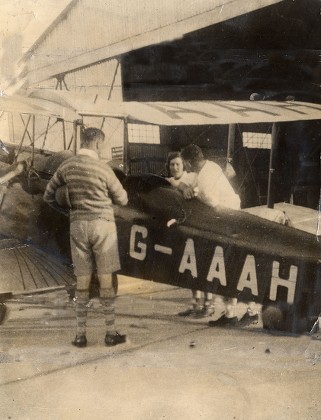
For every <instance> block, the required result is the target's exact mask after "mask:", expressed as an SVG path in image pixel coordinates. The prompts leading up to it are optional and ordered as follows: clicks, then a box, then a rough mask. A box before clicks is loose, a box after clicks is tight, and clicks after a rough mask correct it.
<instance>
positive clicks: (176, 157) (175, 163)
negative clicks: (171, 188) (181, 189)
mask: <svg viewBox="0 0 321 420" xmlns="http://www.w3.org/2000/svg"><path fill="white" fill-rule="evenodd" d="M167 169H168V171H169V174H170V175H171V176H173V177H174V178H175V179H179V178H181V177H182V175H183V173H184V171H185V162H184V160H183V158H182V155H181V152H170V153H169V154H168V156H167Z"/></svg>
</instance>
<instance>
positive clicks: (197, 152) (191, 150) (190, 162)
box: [181, 144, 205, 172]
mask: <svg viewBox="0 0 321 420" xmlns="http://www.w3.org/2000/svg"><path fill="white" fill-rule="evenodd" d="M181 155H182V158H183V159H184V161H185V163H186V166H187V167H188V168H189V169H190V170H191V171H193V172H199V171H200V170H201V168H202V166H203V164H204V162H205V159H204V155H203V152H202V149H201V148H200V147H199V146H197V145H196V144H189V145H188V146H186V147H184V149H183V150H182V152H181Z"/></svg>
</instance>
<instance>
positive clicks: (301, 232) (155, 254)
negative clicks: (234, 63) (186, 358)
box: [5, 90, 321, 332]
mask: <svg viewBox="0 0 321 420" xmlns="http://www.w3.org/2000/svg"><path fill="white" fill-rule="evenodd" d="M28 101H30V102H29V103H30V104H32V103H33V102H35V104H36V106H37V107H38V113H39V112H40V113H42V115H43V114H45V115H47V116H50V117H54V118H57V119H60V120H61V119H64V118H65V120H67V119H69V121H70V122H71V123H72V125H73V143H71V142H70V143H69V147H66V145H67V142H66V141H65V136H62V138H63V139H64V147H63V148H62V149H64V150H63V151H62V152H60V153H56V154H51V155H50V154H48V155H46V156H44V155H43V154H42V155H41V153H40V154H39V156H40V158H39V159H38V160H37V156H36V151H35V148H34V143H32V144H31V152H30V153H31V155H30V158H29V159H28V160H27V161H24V167H23V170H22V171H21V172H22V173H21V174H20V175H19V177H20V178H21V177H23V176H25V175H26V173H27V175H28V176H27V179H28V182H27V183H26V182H24V188H25V189H26V190H28V191H30V192H32V194H38V195H40V196H41V194H42V193H43V191H44V188H45V185H46V182H47V180H48V179H49V178H50V176H52V174H53V172H54V170H55V169H56V168H57V166H58V165H59V163H60V162H61V161H62V160H63V159H65V158H67V157H68V156H70V154H71V153H75V152H76V151H77V147H79V146H78V142H79V140H78V142H77V138H78V137H79V135H78V137H77V129H79V127H81V125H82V124H83V122H84V120H85V118H86V117H90V118H101V119H102V120H104V119H105V118H115V119H119V120H121V121H122V122H123V127H124V142H123V156H122V159H121V165H118V164H117V165H116V166H115V165H114V168H115V173H116V174H117V176H118V177H119V179H120V180H121V182H122V183H123V185H124V187H125V188H126V190H127V191H128V195H129V198H130V200H129V205H128V206H127V207H125V208H118V207H117V206H115V216H116V223H117V228H118V231H119V246H120V255H121V262H122V269H121V272H120V273H121V274H125V275H128V276H131V277H137V278H141V279H146V280H152V281H156V282H162V283H166V284H170V285H175V286H179V287H183V288H194V289H198V290H207V291H211V292H213V293H215V294H219V295H223V296H230V297H236V296H237V297H238V299H239V300H240V301H256V302H258V303H260V304H262V305H263V311H262V318H263V324H265V326H267V327H269V328H275V329H280V330H286V331H291V332H303V331H308V330H309V328H310V324H311V320H314V319H315V318H316V317H318V315H319V313H320V310H321V278H320V277H321V271H320V255H321V245H320V241H319V220H318V207H316V208H315V209H309V208H304V207H302V206H297V205H294V204H292V203H291V202H278V203H275V195H274V192H275V188H274V187H275V185H276V184H277V183H278V182H280V180H278V179H277V178H276V173H275V168H274V165H275V155H276V153H277V146H278V133H279V127H280V126H284V124H293V123H295V122H298V121H299V122H301V121H318V120H320V119H321V105H319V104H316V103H305V102H297V101H289V102H286V101H282V102H281V101H241V102H239V101H237V102H236V101H190V102H170V103H169V102H167V103H165V102H149V103H137V102H127V103H126V102H122V103H117V102H112V101H103V100H101V99H98V100H97V98H95V101H92V102H88V98H87V100H84V98H83V97H81V96H80V95H76V94H72V93H71V92H62V91H59V92H58V91H47V90H35V91H32V92H30V93H28V95H27V96H26V97H24V98H23V102H24V103H26V104H28ZM54 109H55V113H53V110H54ZM39 110H40V111H39ZM57 110H58V111H57ZM27 113H28V111H27ZM35 113H37V112H33V114H35ZM33 118H34V117H33ZM132 124H140V125H145V126H146V125H147V126H148V127H149V126H151V127H158V128H159V130H160V132H161V135H160V136H159V139H158V140H157V141H154V140H153V141H152V143H151V142H149V143H148V142H147V143H146V142H144V141H141V140H139V139H138V140H137V139H136V140H135V141H134V142H133V143H131V139H130V134H129V128H131V127H130V126H131V125H132ZM257 124H261V125H262V124H265V125H268V126H269V127H270V147H269V150H268V154H269V160H268V168H267V169H268V170H267V172H268V176H267V178H266V184H267V187H266V191H264V199H263V200H264V202H263V204H261V202H260V203H259V205H255V206H250V208H246V205H243V206H242V207H243V209H242V210H240V211H236V210H229V209H225V210H214V209H212V208H209V207H208V206H206V205H204V204H202V203H201V202H199V201H198V200H197V198H196V199H193V200H190V201H189V200H184V199H183V197H182V196H181V195H180V193H179V192H177V191H176V190H173V189H172V187H171V186H170V185H169V183H168V182H167V181H166V179H165V174H166V165H165V162H166V156H167V153H168V152H169V151H170V150H177V149H179V148H180V147H181V146H183V145H184V144H187V143H189V142H191V139H189V138H185V139H183V140H182V136H181V135H179V136H178V137H177V131H178V132H179V130H180V128H181V129H182V128H184V129H185V128H186V127H189V128H191V127H198V128H200V129H201V130H203V131H204V130H205V128H206V129H211V128H213V126H214V127H215V126H217V127H219V128H220V130H222V127H225V129H224V130H223V133H225V134H226V139H225V142H226V144H227V146H226V149H225V151H226V152H227V154H226V156H225V163H224V165H225V166H226V168H227V169H229V168H230V167H231V164H232V163H233V158H234V155H235V126H236V125H238V126H240V125H241V126H243V125H244V126H245V127H248V126H249V125H251V126H253V125H254V126H255V125H257ZM162 129H163V130H162ZM190 132H192V133H194V134H195V131H193V130H191V131H190ZM173 133H174V134H173ZM220 133H222V131H220ZM24 134H25V133H24ZM175 136H176V137H175ZM147 137H148V136H147ZM177 138H178V139H179V140H177ZM173 139H174V140H176V141H173ZM206 141H207V144H208V145H210V146H212V147H213V148H215V144H214V143H215V141H216V140H215V139H211V138H209V139H208V138H206ZM71 144H72V146H71ZM6 147H7V148H8V149H9V151H10V150H11V149H10V146H9V145H7V144H6ZM20 148H21V147H20ZM209 150H210V148H209ZM13 154H14V155H15V156H16V157H17V155H18V154H17V151H14V153H13ZM16 157H15V159H16ZM212 157H213V156H209V158H212ZM16 160H17V159H16ZM113 163H115V162H111V164H113ZM118 163H119V162H118ZM12 165H16V163H12ZM9 172H10V170H9ZM30 174H32V176H31V175H30ZM13 175H14V176H16V173H14V174H13ZM25 178H26V177H25ZM7 179H8V176H7V175H6V177H5V180H7ZM318 188H319V187H318ZM245 204H246V202H245ZM43 206H45V205H44V204H43ZM42 215H46V218H47V222H48V219H49V221H50V225H51V228H53V229H55V231H56V234H57V240H58V241H59V237H60V236H63V238H64V240H63V242H64V244H66V238H67V237H68V235H66V232H68V221H67V218H66V217H64V216H62V217H61V218H60V219H59V221H58V222H57V223H54V224H53V223H52V220H53V218H54V217H55V216H54V215H53V213H52V210H51V209H49V208H45V210H44V212H43V213H42ZM280 215H281V216H282V217H281V219H282V220H283V222H282V223H278V222H277V220H278V218H279V216H280ZM47 222H45V225H46V226H47V227H46V229H47V230H48V223H47ZM46 223H47V224H46ZM67 258H68V257H67ZM271 308H272V309H273V311H274V312H273V314H274V315H273V317H272V318H271V317H268V314H270V313H271ZM265 314H266V315H265ZM275 314H276V315H275Z"/></svg>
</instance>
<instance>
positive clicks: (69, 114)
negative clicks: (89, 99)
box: [0, 95, 79, 121]
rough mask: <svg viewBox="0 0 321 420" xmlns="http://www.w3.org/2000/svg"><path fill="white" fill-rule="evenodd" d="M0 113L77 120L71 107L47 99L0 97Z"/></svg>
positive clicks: (13, 96) (14, 96) (16, 96)
mask: <svg viewBox="0 0 321 420" xmlns="http://www.w3.org/2000/svg"><path fill="white" fill-rule="evenodd" d="M0 111H3V112H17V113H20V114H32V115H44V116H47V117H56V118H62V119H64V120H65V121H74V120H76V119H77V118H79V115H77V114H76V112H75V109H74V108H73V107H72V106H68V107H67V106H64V105H61V104H58V103H56V102H52V101H50V100H47V99H45V98H44V99H39V98H29V97H26V96H22V95H21V96H19V95H12V96H0Z"/></svg>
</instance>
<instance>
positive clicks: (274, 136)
mask: <svg viewBox="0 0 321 420" xmlns="http://www.w3.org/2000/svg"><path fill="white" fill-rule="evenodd" d="M277 147H278V129H277V127H276V124H275V123H273V125H272V141H271V152H270V164H269V180H268V192H267V207H268V208H269V209H273V207H274V175H275V154H276V153H275V152H276V149H277Z"/></svg>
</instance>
